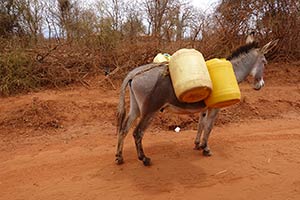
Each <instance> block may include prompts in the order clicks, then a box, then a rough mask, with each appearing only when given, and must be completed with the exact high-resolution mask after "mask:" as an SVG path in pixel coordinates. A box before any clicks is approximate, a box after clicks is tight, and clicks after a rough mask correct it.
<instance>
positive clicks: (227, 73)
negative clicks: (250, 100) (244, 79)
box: [204, 58, 241, 108]
mask: <svg viewBox="0 0 300 200" xmlns="http://www.w3.org/2000/svg"><path fill="white" fill-rule="evenodd" d="M206 66H207V68H208V71H209V74H210V78H211V80H212V85H213V90H212V93H211V94H210V96H209V97H208V98H207V99H205V100H204V102H205V103H206V105H207V106H208V107H212V108H222V107H226V106H230V105H233V104H236V103H238V102H240V99H241V92H240V88H239V86H238V82H237V80H236V77H235V74H234V71H233V67H232V64H231V63H230V62H229V61H227V60H226V59H217V58H214V59H211V60H208V61H206Z"/></svg>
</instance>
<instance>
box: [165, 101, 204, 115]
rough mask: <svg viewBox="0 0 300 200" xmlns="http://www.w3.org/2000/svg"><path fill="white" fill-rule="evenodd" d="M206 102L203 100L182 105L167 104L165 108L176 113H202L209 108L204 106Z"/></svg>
mask: <svg viewBox="0 0 300 200" xmlns="http://www.w3.org/2000/svg"><path fill="white" fill-rule="evenodd" d="M204 105H205V104H204V103H202V102H199V103H193V104H187V103H185V104H182V105H180V106H178V105H172V104H166V105H165V106H164V107H163V110H164V111H165V110H166V111H170V112H172V113H176V114H194V113H200V112H204V111H206V110H207V107H206V106H204Z"/></svg>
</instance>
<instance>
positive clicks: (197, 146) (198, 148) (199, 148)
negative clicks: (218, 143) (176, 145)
mask: <svg viewBox="0 0 300 200" xmlns="http://www.w3.org/2000/svg"><path fill="white" fill-rule="evenodd" d="M201 149H202V148H201V145H200V144H195V147H194V150H201Z"/></svg>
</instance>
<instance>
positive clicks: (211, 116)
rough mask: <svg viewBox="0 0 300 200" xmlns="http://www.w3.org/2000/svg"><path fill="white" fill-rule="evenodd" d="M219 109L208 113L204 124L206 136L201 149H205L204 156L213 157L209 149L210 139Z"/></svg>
mask: <svg viewBox="0 0 300 200" xmlns="http://www.w3.org/2000/svg"><path fill="white" fill-rule="evenodd" d="M218 113H219V109H211V110H209V111H208V112H207V115H206V120H205V123H204V134H203V138H202V142H201V149H203V155H204V156H211V155H212V153H211V151H210V149H209V147H208V138H209V135H210V133H211V130H212V128H213V126H214V122H215V120H216V118H217V116H218Z"/></svg>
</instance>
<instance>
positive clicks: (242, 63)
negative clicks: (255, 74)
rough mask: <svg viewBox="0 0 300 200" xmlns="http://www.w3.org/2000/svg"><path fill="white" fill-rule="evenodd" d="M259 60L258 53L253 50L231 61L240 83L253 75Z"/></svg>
mask: <svg viewBox="0 0 300 200" xmlns="http://www.w3.org/2000/svg"><path fill="white" fill-rule="evenodd" d="M257 58H258V53H257V51H256V50H251V51H250V52H248V53H246V54H242V55H240V56H239V57H235V58H232V59H231V60H230V62H231V64H232V66H233V70H234V73H235V77H236V79H237V82H238V83H240V82H242V81H243V80H245V79H246V77H247V76H248V75H249V74H250V73H251V71H252V69H253V67H254V65H255V63H256V61H257Z"/></svg>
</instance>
